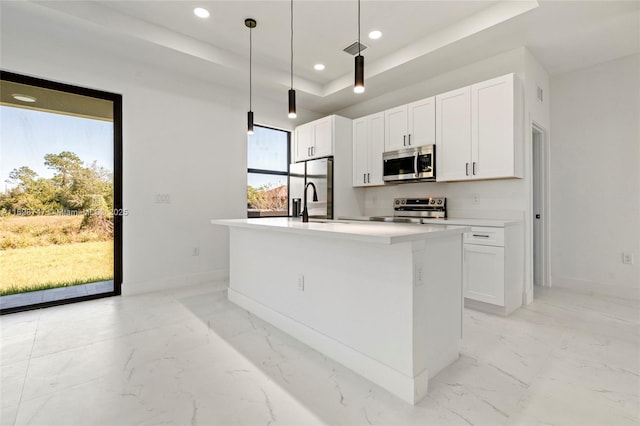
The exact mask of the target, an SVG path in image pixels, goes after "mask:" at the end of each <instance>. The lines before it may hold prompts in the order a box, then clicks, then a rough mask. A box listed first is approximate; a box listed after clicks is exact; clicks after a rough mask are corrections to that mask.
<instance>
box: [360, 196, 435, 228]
mask: <svg viewBox="0 0 640 426" xmlns="http://www.w3.org/2000/svg"><path fill="white" fill-rule="evenodd" d="M446 218H447V199H446V198H445V197H430V198H396V199H394V200H393V216H374V217H371V218H369V219H370V220H372V221H376V222H399V223H422V219H446Z"/></svg>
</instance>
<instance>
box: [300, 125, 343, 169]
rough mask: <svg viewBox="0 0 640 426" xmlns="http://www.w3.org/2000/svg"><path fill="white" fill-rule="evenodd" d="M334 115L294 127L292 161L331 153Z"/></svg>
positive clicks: (325, 155)
mask: <svg viewBox="0 0 640 426" xmlns="http://www.w3.org/2000/svg"><path fill="white" fill-rule="evenodd" d="M334 117H335V116H333V115H330V116H328V117H324V118H321V119H319V120H315V121H312V122H310V123H306V124H303V125H301V126H298V127H296V129H295V132H294V143H293V161H294V162H298V161H305V160H310V159H313V158H321V157H327V156H330V155H333V144H334V140H333V139H334V138H333V133H334V132H333V130H334V120H335V119H334Z"/></svg>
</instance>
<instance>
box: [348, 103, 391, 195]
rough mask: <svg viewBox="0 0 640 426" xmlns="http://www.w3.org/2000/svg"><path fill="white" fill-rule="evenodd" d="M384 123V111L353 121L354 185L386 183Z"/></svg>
mask: <svg viewBox="0 0 640 426" xmlns="http://www.w3.org/2000/svg"><path fill="white" fill-rule="evenodd" d="M384 124H385V115H384V113H382V112H379V113H377V114H371V115H368V116H366V117H362V118H358V119H356V120H354V121H353V186H376V185H384V181H383V180H382V153H383V151H384Z"/></svg>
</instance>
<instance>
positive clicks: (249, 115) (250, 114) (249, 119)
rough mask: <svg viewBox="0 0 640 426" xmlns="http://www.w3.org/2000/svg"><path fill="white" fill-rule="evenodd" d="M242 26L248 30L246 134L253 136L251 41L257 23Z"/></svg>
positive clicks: (252, 20)
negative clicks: (247, 109)
mask: <svg viewBox="0 0 640 426" xmlns="http://www.w3.org/2000/svg"><path fill="white" fill-rule="evenodd" d="M244 24H245V25H246V26H247V28H249V112H248V113H247V134H248V135H252V134H253V111H252V110H251V94H252V93H251V91H252V77H253V75H252V72H251V71H252V70H251V59H252V57H251V55H252V50H253V39H252V34H251V33H252V31H251V30H252V29H254V28H255V27H256V26H257V25H258V23H257V22H256V21H255V19H251V18H249V19H245V20H244Z"/></svg>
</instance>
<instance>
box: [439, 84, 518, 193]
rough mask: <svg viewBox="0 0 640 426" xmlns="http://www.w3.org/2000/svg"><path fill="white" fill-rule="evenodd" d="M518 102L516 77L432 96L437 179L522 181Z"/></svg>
mask: <svg viewBox="0 0 640 426" xmlns="http://www.w3.org/2000/svg"><path fill="white" fill-rule="evenodd" d="M521 104H522V99H521V96H520V88H519V84H518V80H517V77H516V76H515V74H507V75H504V76H501V77H497V78H494V79H491V80H487V81H484V82H481V83H477V84H473V85H471V86H467V87H464V88H461V89H457V90H453V91H451V92H447V93H444V94H442V95H438V96H436V164H437V173H436V175H437V180H438V181H456V180H469V179H498V178H509V177H523V158H522V149H523V147H522V145H523V135H522V130H523V129H522V105H521Z"/></svg>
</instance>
